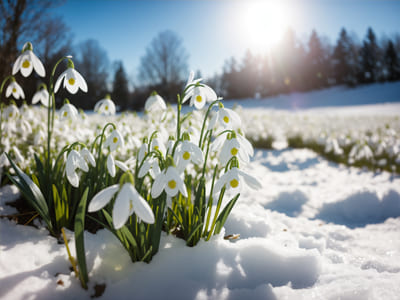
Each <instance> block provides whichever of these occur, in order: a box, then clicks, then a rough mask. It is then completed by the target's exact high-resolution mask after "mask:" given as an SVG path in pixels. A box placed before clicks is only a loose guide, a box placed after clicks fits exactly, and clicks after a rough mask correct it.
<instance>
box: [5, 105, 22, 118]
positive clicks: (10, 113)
mask: <svg viewBox="0 0 400 300" xmlns="http://www.w3.org/2000/svg"><path fill="white" fill-rule="evenodd" d="M18 115H19V110H18V107H17V106H16V105H14V104H11V105H9V106H7V107H6V108H5V109H4V111H3V117H4V119H6V120H8V119H12V118H15V117H16V116H18Z"/></svg>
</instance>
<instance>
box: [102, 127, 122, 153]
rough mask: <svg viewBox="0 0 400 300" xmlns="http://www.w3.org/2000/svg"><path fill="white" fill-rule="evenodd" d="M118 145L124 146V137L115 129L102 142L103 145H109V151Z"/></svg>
mask: <svg viewBox="0 0 400 300" xmlns="http://www.w3.org/2000/svg"><path fill="white" fill-rule="evenodd" d="M118 146H121V147H122V148H123V147H124V139H123V137H122V135H121V133H120V132H119V131H118V130H117V129H115V130H114V131H113V132H111V134H110V135H109V136H108V137H107V138H106V141H105V142H104V147H106V148H107V147H110V151H114V150H115V149H117V148H118Z"/></svg>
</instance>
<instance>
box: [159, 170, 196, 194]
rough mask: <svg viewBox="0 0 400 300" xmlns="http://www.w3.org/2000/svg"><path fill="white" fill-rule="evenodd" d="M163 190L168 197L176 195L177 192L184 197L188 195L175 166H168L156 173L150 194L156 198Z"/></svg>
mask: <svg viewBox="0 0 400 300" xmlns="http://www.w3.org/2000/svg"><path fill="white" fill-rule="evenodd" d="M163 190H165V192H166V193H167V195H168V196H170V197H174V196H176V195H177V194H178V192H181V194H182V195H183V196H184V197H187V196H188V194H187V189H186V186H185V184H184V182H183V180H182V178H181V177H180V176H179V173H178V171H177V170H176V168H175V167H172V166H171V167H168V169H167V170H166V171H164V172H162V173H160V174H158V176H157V177H156V178H155V180H154V182H153V186H152V188H151V196H152V197H153V198H157V197H158V196H160V195H161V193H162V191H163Z"/></svg>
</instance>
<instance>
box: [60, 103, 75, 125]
mask: <svg viewBox="0 0 400 300" xmlns="http://www.w3.org/2000/svg"><path fill="white" fill-rule="evenodd" d="M59 113H60V120H61V121H64V120H66V119H71V120H75V119H76V118H77V117H78V110H77V109H76V107H75V106H73V105H72V104H70V103H65V104H64V105H63V106H62V107H61V108H60V112H59Z"/></svg>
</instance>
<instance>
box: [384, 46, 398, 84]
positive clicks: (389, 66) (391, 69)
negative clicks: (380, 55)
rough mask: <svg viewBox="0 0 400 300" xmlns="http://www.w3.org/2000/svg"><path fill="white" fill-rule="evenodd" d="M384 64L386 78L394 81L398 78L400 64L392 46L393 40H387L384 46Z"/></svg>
mask: <svg viewBox="0 0 400 300" xmlns="http://www.w3.org/2000/svg"><path fill="white" fill-rule="evenodd" d="M384 64H385V71H386V79H387V80H389V81H395V80H399V79H400V64H399V58H398V56H397V53H396V49H395V48H394V45H393V42H392V41H391V40H389V43H388V45H387V47H386V51H385V56H384Z"/></svg>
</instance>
